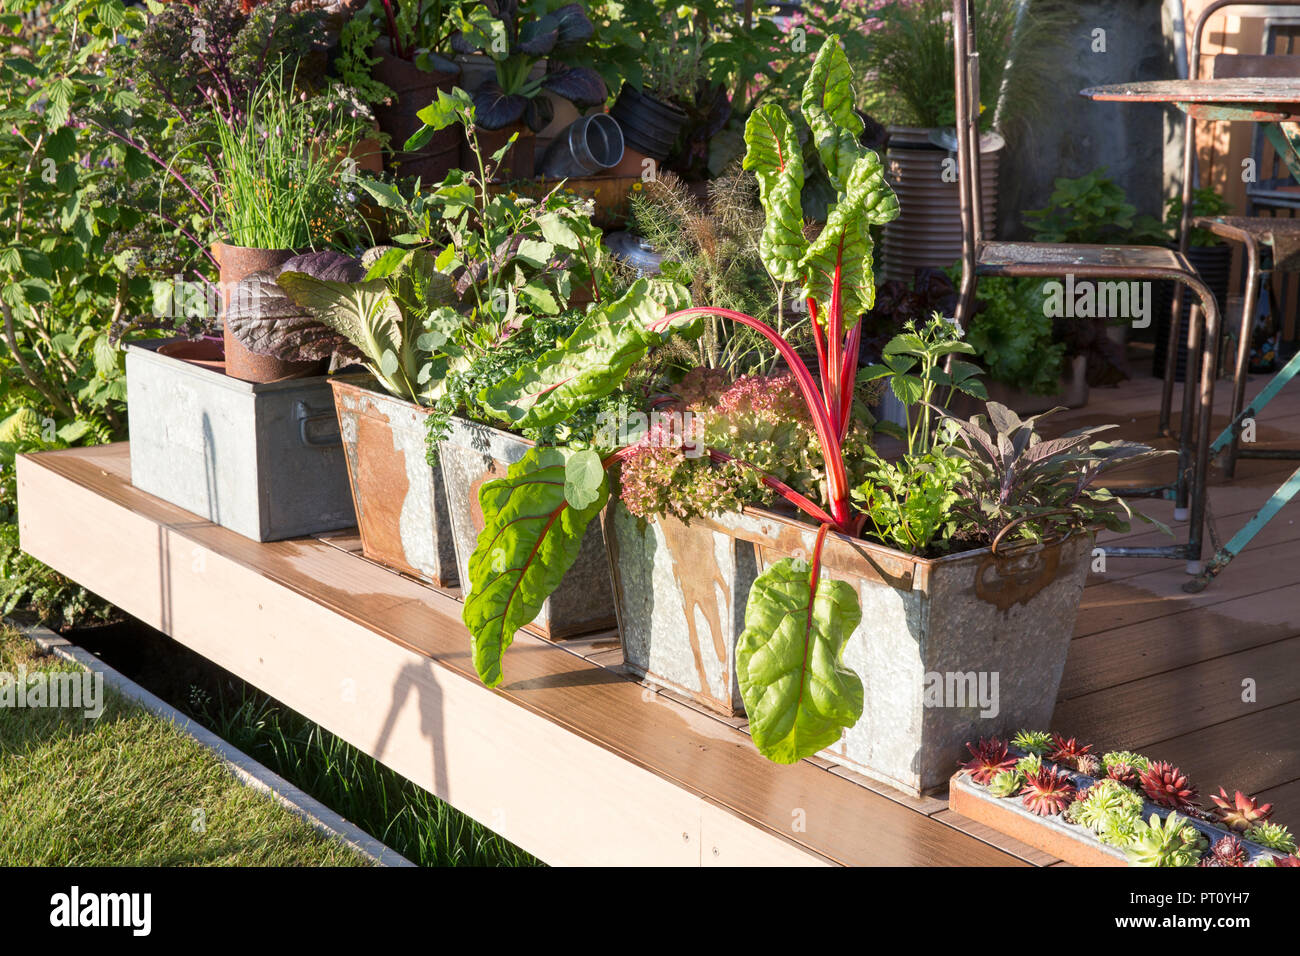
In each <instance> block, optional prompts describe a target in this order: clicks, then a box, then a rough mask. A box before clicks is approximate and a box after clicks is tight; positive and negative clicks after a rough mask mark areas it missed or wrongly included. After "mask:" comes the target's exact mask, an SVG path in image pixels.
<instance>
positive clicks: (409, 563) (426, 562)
mask: <svg viewBox="0 0 1300 956" xmlns="http://www.w3.org/2000/svg"><path fill="white" fill-rule="evenodd" d="M330 384H331V386H332V387H333V389H334V404H335V410H336V411H337V413H338V420H339V431H340V433H341V435H342V438H343V450H344V453H345V454H346V456H347V463H348V480H349V483H350V484H351V487H352V499H353V502H354V503H355V505H356V514H357V529H358V530H359V531H360V533H361V553H362V554H364V555H365V556H366V557H367V558H370V559H371V560H372V561H378V562H379V563H380V564H383V565H386V566H388V567H390V568H394V569H396V570H398V571H404V572H405V573H407V574H410V575H412V576H414V577H417V578H421V579H423V580H425V581H429V582H430V583H432V584H436V585H438V586H440V587H455V586H456V584H457V583H458V581H459V576H458V575H457V573H456V548H455V545H454V544H453V543H452V533H451V516H450V515H449V513H448V510H447V496H446V492H445V490H444V488H443V477H442V468H441V466H438V465H430V464H429V461H428V456H427V454H426V452H425V433H426V428H425V426H426V423H427V421H428V418H429V409H427V408H421V407H420V406H419V405H415V404H413V403H411V402H407V401H403V400H402V399H400V398H395V397H394V396H392V395H389V394H387V393H386V392H383V391H381V390H379V389H378V388H377V387H376V386H375V384H374V382H373V380H371V379H370V378H369V377H368V376H364V375H359V376H347V377H345V378H341V379H334V380H333V381H331V382H330Z"/></svg>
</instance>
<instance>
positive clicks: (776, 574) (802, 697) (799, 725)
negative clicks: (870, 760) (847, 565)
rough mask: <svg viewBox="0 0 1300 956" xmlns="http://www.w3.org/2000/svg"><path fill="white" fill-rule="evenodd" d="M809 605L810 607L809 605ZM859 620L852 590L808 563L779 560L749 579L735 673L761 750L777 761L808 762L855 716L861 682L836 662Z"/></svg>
mask: <svg viewBox="0 0 1300 956" xmlns="http://www.w3.org/2000/svg"><path fill="white" fill-rule="evenodd" d="M810 604H811V607H810ZM861 620H862V609H861V607H860V606H859V605H858V597H857V594H856V593H855V592H854V590H853V588H852V587H851V586H850V585H848V584H846V583H845V582H843V581H830V580H827V579H826V578H825V577H819V579H818V581H817V593H816V595H815V596H814V595H813V594H812V566H811V565H810V564H809V563H808V562H807V561H802V560H795V559H791V558H786V559H784V560H782V561H778V562H777V563H776V564H774V565H772V566H771V567H770V568H768V569H767V570H766V571H764V572H763V573H762V574H761V575H760V576H759V577H758V580H756V581H755V582H754V587H753V589H752V590H751V591H750V592H749V604H748V605H747V606H746V608H745V630H744V633H742V634H741V635H740V642H739V644H738V645H737V648H736V676H737V679H738V680H739V683H740V693H741V696H742V697H743V698H744V701H745V712H746V713H747V714H748V715H749V726H750V733H751V734H752V736H753V738H754V745H755V746H756V747H758V750H759V752H760V753H762V754H763V756H765V757H767V758H768V759H769V760H772V761H774V762H776V763H794V762H795V761H797V760H801V759H803V758H804V757H810V756H812V755H813V754H815V753H817V751H819V750H822V749H824V748H826V747H829V746H831V745H832V744H834V743H835V742H836V741H837V740H839V739H840V737H841V735H842V734H843V733H844V730H845V728H847V727H852V726H853V725H854V724H855V723H857V722H858V718H859V717H861V716H862V681H861V680H860V679H859V678H858V676H857V675H856V674H854V673H853V671H851V670H849V669H848V668H847V667H845V666H844V665H843V664H842V663H841V662H840V658H841V656H842V655H843V653H844V644H845V642H846V641H847V640H848V638H849V635H850V634H852V633H853V630H854V628H856V627H857V626H858V622H859V621H861Z"/></svg>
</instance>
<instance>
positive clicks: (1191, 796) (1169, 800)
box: [1138, 760, 1196, 810]
mask: <svg viewBox="0 0 1300 956" xmlns="http://www.w3.org/2000/svg"><path fill="white" fill-rule="evenodd" d="M1138 782H1139V783H1140V784H1141V786H1142V792H1143V793H1145V794H1146V796H1147V799H1148V800H1150V801H1151V802H1152V803H1154V804H1155V805H1156V806H1158V807H1166V808H1168V809H1171V810H1191V809H1193V808H1194V807H1195V806H1196V787H1194V786H1193V785H1192V783H1191V782H1190V781H1189V780H1188V779H1187V774H1185V773H1183V772H1182V771H1181V770H1179V769H1178V768H1177V767H1175V766H1174V765H1173V764H1171V763H1167V762H1166V761H1163V760H1161V761H1159V762H1156V763H1152V764H1151V765H1150V766H1148V767H1147V769H1146V770H1145V771H1143V772H1142V774H1141V776H1140V777H1139V778H1138Z"/></svg>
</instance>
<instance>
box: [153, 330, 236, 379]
mask: <svg viewBox="0 0 1300 956" xmlns="http://www.w3.org/2000/svg"><path fill="white" fill-rule="evenodd" d="M158 354H159V355H166V356H168V357H169V358H174V359H180V360H181V361H182V362H189V363H190V364H191V365H197V366H199V367H200V368H210V369H212V370H213V371H214V372H220V373H221V374H222V375H224V374H226V348H225V344H224V343H223V342H221V341H220V340H219V339H215V338H207V337H205V338H201V339H195V340H193V341H188V340H184V339H182V340H181V341H179V342H168V343H167V344H166V345H160V346H158Z"/></svg>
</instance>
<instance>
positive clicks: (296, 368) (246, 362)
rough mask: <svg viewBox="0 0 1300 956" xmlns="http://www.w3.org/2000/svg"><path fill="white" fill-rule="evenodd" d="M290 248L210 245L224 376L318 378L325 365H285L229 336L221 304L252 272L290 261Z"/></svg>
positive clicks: (248, 379)
mask: <svg viewBox="0 0 1300 956" xmlns="http://www.w3.org/2000/svg"><path fill="white" fill-rule="evenodd" d="M295 255H297V253H296V252H295V251H294V250H292V249H250V248H248V247H247V246H231V245H227V244H226V243H224V242H218V243H214V244H213V246H212V256H213V258H214V259H216V260H217V265H218V266H219V267H220V269H221V279H220V281H221V298H222V306H221V314H222V322H221V331H222V338H223V339H224V341H225V346H226V374H227V375H229V376H231V377H233V378H238V379H242V380H243V381H245V382H260V383H265V382H278V381H280V380H281V379H286V378H303V377H306V376H308V375H322V374H324V372H325V369H326V366H327V364H328V363H327V362H323V361H322V362H285V361H281V360H280V359H278V358H275V357H274V356H270V355H259V354H258V353H257V352H253V351H251V350H250V349H248V348H246V347H245V346H244V345H243V344H241V343H240V341H239V340H238V339H237V338H235V337H234V336H233V335H231V334H230V330H229V329H228V328H226V323H225V312H226V307H225V301H226V299H227V298H228V297H229V296H231V295H233V294H234V292H235V287H236V286H237V285H238V284H239V281H240V280H241V279H243V278H245V277H246V276H249V275H252V274H253V273H254V272H262V271H264V270H270V269H274V268H276V267H277V266H280V265H283V264H284V263H285V262H286V261H287V260H289V259H292V258H293V257H294V256H295Z"/></svg>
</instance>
